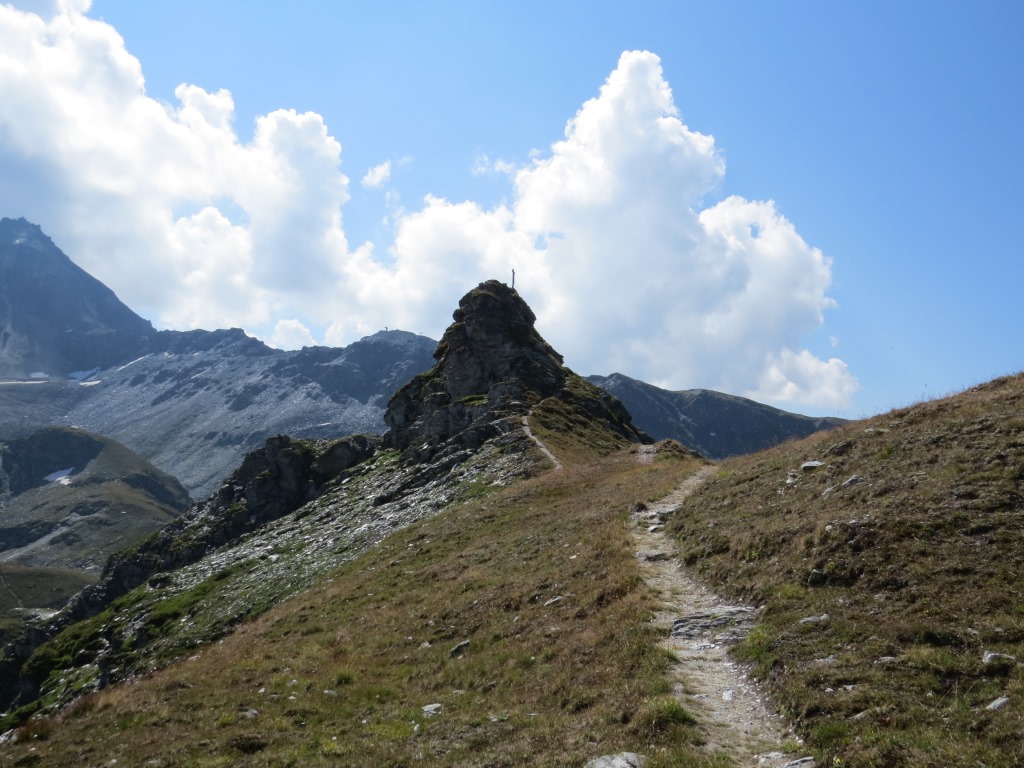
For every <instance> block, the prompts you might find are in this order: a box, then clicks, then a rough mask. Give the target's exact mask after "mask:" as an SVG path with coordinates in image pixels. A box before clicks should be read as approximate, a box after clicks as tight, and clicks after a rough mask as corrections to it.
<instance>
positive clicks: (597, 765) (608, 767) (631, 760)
mask: <svg viewBox="0 0 1024 768" xmlns="http://www.w3.org/2000/svg"><path fill="white" fill-rule="evenodd" d="M645 765H647V758H646V757H644V756H643V755H638V754H637V753H636V752H620V753H619V754H617V755H601V757H595V758H594V759H593V760H588V761H587V764H586V765H585V766H584V768H644V766H645Z"/></svg>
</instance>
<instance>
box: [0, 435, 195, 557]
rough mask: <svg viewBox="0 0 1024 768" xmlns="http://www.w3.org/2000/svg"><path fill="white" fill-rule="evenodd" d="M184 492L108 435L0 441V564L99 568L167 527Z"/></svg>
mask: <svg viewBox="0 0 1024 768" xmlns="http://www.w3.org/2000/svg"><path fill="white" fill-rule="evenodd" d="M190 501H191V500H190V499H189V496H188V493H187V492H186V491H185V489H184V488H183V487H182V486H181V484H180V483H179V482H178V481H177V480H175V479H174V478H173V477H171V476H170V475H168V474H166V473H164V472H161V471H160V470H158V469H157V468H156V467H154V466H153V465H152V464H150V463H149V462H147V461H145V460H144V459H141V458H140V457H138V456H137V455H135V454H134V453H132V452H131V451H129V450H128V449H127V448H125V447H124V446H123V445H121V444H119V443H117V442H116V441H114V440H111V439H110V438H107V437H103V436H101V435H96V434H92V433H90V432H86V431H84V430H81V429H72V428H69V427H51V428H48V429H44V430H40V431H39V432H37V433H35V434H33V435H31V436H29V437H26V438H22V439H19V440H11V441H7V442H4V443H0V562H3V563H16V564H19V565H25V566H37V567H50V568H55V567H62V568H72V569H75V570H79V571H87V572H93V573H95V574H96V575H98V574H99V572H100V571H101V570H102V568H103V566H104V564H105V563H106V560H107V557H108V556H109V555H111V554H113V553H114V552H117V551H118V550H120V549H122V548H123V547H125V546H127V545H128V544H130V543H133V542H135V541H137V540H138V539H140V538H142V537H144V536H146V535H147V534H149V533H151V532H153V531H154V530H156V529H158V528H162V527H163V526H164V525H166V524H167V523H169V522H170V521H171V520H173V519H174V518H175V517H177V516H178V515H179V514H181V512H183V511H184V510H185V508H186V507H188V506H189V504H190Z"/></svg>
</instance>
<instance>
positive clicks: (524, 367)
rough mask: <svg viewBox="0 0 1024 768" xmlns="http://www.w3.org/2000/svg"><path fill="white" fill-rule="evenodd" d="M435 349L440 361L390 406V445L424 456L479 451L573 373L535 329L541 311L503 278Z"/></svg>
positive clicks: (469, 303) (475, 298)
mask: <svg viewBox="0 0 1024 768" xmlns="http://www.w3.org/2000/svg"><path fill="white" fill-rule="evenodd" d="M453 319H454V321H455V322H454V323H452V325H450V326H449V327H448V330H447V331H445V334H444V336H443V337H442V339H441V342H440V343H439V344H438V346H437V350H436V351H435V352H434V357H435V359H436V360H437V361H438V362H437V365H435V366H434V367H433V368H432V369H431V370H429V371H427V372H425V373H422V374H420V375H418V376H416V377H415V378H413V380H412V381H411V382H409V383H408V384H407V385H406V386H404V387H402V389H400V390H399V391H398V392H397V393H395V396H394V397H393V398H392V399H391V402H390V403H389V404H388V410H387V412H386V413H385V415H384V421H385V423H386V424H387V425H388V427H389V432H388V434H387V437H386V444H387V445H388V446H389V447H392V448H398V449H400V450H402V451H403V452H404V453H405V454H406V455H407V456H408V457H410V458H418V459H423V458H426V457H428V456H431V455H433V454H434V453H436V452H437V450H438V449H439V447H441V446H443V445H446V444H449V443H451V442H453V441H454V442H455V443H456V444H458V445H459V446H461V447H462V448H475V447H478V446H480V445H481V444H482V443H483V442H484V441H485V440H486V439H488V438H489V437H493V436H495V435H497V434H500V433H501V432H503V431H508V430H509V429H512V428H514V421H515V419H516V417H521V416H522V414H525V413H526V412H527V411H528V410H529V408H530V406H531V405H532V404H533V403H536V402H537V401H539V400H541V399H543V398H545V397H550V396H552V395H554V394H556V393H557V392H558V391H559V390H560V389H561V388H562V386H563V384H564V383H565V381H566V377H567V375H568V371H567V370H566V369H565V368H564V367H563V366H562V356H561V355H559V354H558V353H557V352H556V351H555V350H554V349H552V348H551V346H550V345H549V344H548V343H547V342H546V341H544V339H543V338H541V336H540V334H539V333H537V330H536V328H534V323H535V321H536V316H535V315H534V314H533V311H532V310H531V309H530V308H529V306H527V304H526V302H525V301H523V299H522V298H521V297H520V296H519V294H518V293H517V292H516V291H515V289H514V288H510V287H509V286H507V285H505V284H504V283H500V282H498V281H497V280H488V281H487V282H484V283H481V284H480V285H479V286H477V287H476V288H474V289H473V290H472V291H470V292H469V293H467V294H466V295H465V296H464V297H463V298H462V300H461V301H460V302H459V308H458V309H456V310H455V313H454V314H453Z"/></svg>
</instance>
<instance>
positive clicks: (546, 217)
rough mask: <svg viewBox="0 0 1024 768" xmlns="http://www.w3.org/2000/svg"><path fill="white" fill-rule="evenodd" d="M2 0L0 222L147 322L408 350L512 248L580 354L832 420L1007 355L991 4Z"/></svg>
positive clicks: (1013, 365)
mask: <svg viewBox="0 0 1024 768" xmlns="http://www.w3.org/2000/svg"><path fill="white" fill-rule="evenodd" d="M14 5H15V7H16V8H17V9H19V10H18V11H12V10H10V9H8V10H7V12H6V13H5V14H4V13H0V175H2V177H6V181H3V180H2V178H0V209H2V210H0V214H2V215H7V216H25V217H26V218H29V219H30V220H33V221H36V222H37V223H39V224H41V225H42V226H43V228H44V230H45V231H46V232H47V233H48V234H50V235H51V236H52V237H53V238H54V240H55V241H56V242H57V244H58V245H59V246H60V247H62V248H63V249H64V250H65V251H66V252H67V253H68V254H69V255H70V256H71V257H72V258H73V259H74V260H75V261H76V262H78V263H79V264H80V265H81V266H83V267H84V268H86V269H87V270H89V271H90V272H91V273H93V274H94V275H96V276H97V277H99V278H100V279H102V280H103V281H104V282H106V283H107V284H108V285H110V286H111V287H112V288H113V289H114V290H115V291H116V292H117V293H118V295H119V296H120V297H121V298H122V299H123V300H124V301H125V302H126V303H128V304H129V305H130V306H132V308H133V309H135V310H136V311H137V312H139V313H140V314H142V315H143V316H145V317H147V318H149V319H151V320H153V322H154V323H155V324H156V325H158V326H159V327H176V328H186V327H214V326H222V325H237V326H241V327H244V328H246V330H248V331H249V332H251V333H254V334H255V335H258V336H260V337H261V338H264V339H265V340H267V341H269V342H274V343H277V344H279V345H283V346H294V345H301V344H302V343H311V342H316V343H332V344H344V343H349V342H351V341H353V340H355V339H357V338H359V337H361V336H363V335H366V334H367V333H371V332H373V331H375V330H377V329H379V328H383V327H385V326H388V327H401V328H405V329H406V330H410V331H414V332H423V333H426V334H428V335H431V336H433V337H434V338H437V337H438V336H439V334H440V333H441V331H443V328H444V326H445V325H446V324H447V322H448V321H449V318H450V312H451V309H452V308H453V307H454V305H455V303H456V302H457V300H458V298H459V296H461V294H462V293H464V292H465V291H466V290H468V289H469V288H470V287H472V286H473V285H475V283H476V282H478V281H479V280H481V279H485V278H487V277H499V278H502V279H506V280H507V279H509V278H510V272H511V268H512V267H513V266H514V267H515V268H516V269H517V288H519V289H520V292H521V293H522V294H523V296H524V297H525V298H526V299H527V300H528V301H529V302H530V303H531V306H533V307H534V310H535V311H536V312H537V314H538V326H539V328H540V330H541V332H542V333H543V334H544V335H545V337H546V338H548V339H549V341H551V342H552V344H554V346H555V347H556V348H558V349H559V350H560V351H561V352H562V353H563V354H564V355H565V357H566V362H567V364H568V365H570V366H571V367H573V368H574V369H576V370H577V371H579V372H580V373H585V374H589V373H611V372H613V371H615V370H618V371H621V372H623V373H626V374H627V375H631V376H635V377H637V378H642V379H645V380H647V381H651V382H652V383H656V384H658V385H660V386H665V387H667V388H672V389H682V388H690V387H707V388H712V389H720V390H723V391H728V392H732V393H735V394H740V395H746V396H752V397H755V398H756V399H759V400H762V401H764V402H770V403H771V404H773V405H778V406H780V407H784V408H787V409H789V410H796V411H801V412H805V413H836V414H839V415H843V416H847V417H859V416H864V415H869V414H872V413H876V412H879V411H883V410H886V409H889V408H892V407H895V406H899V405H903V404H906V403H909V402H913V401H915V400H919V399H922V398H925V397H932V396H936V395H942V394H946V393H949V392H952V391H956V390H958V389H960V388H962V387H965V386H968V385H971V384H974V383H978V382H981V381H984V380H986V379H988V378H991V377H993V376H996V375H1000V374H1004V373H1011V372H1015V371H1018V370H1020V369H1022V368H1024V364H1022V357H1024V355H1022V353H1021V351H1020V345H1019V343H1018V340H1019V338H1020V336H1021V330H1022V329H1024V309H1022V304H1021V302H1020V301H1018V298H1017V296H1018V292H1019V291H1020V287H1021V285H1022V282H1024V280H1022V278H1024V267H1022V265H1021V254H1020V247H1019V246H1018V235H1017V232H1016V227H1015V225H1014V222H1015V221H1016V220H1017V218H1018V215H1019V212H1020V211H1021V207H1022V203H1024V182H1022V173H1024V149H1022V143H1021V141H1020V138H1019V136H1020V125H1021V123H1022V121H1021V117H1022V115H1021V111H1022V110H1021V105H1020V104H1021V98H1020V97H1021V94H1024V47H1022V46H1021V45H1020V44H1019V41H1020V39H1021V35H1022V32H1024V23H1022V22H1024V10H1022V9H1024V6H1021V5H1020V4H1019V3H1011V2H1005V3H994V2H982V3H974V4H970V5H968V4H966V3H933V2H902V3H870V2H868V3H864V2H861V3H856V4H854V3H838V2H795V1H789V2H778V3H767V2H765V3H740V2H692V3H691V2H672V3H635V4H631V6H630V7H629V8H628V9H627V8H626V7H625V5H623V4H614V5H613V4H607V3H606V4H602V3H592V2H588V3H582V2H560V3H536V2H517V3H502V4H499V3H468V2H465V3H451V2H447V3H446V2H437V3H429V4H425V3H389V4H381V3H376V4H371V3H334V2H302V1H301V0H298V1H293V2H290V3H287V4H284V3H271V2H263V3H252V2H245V3H243V2H226V1H224V0H219V1H215V2H204V3H200V2H191V1H189V0H176V2H161V1H160V0H149V1H148V2H145V3H139V2H129V1H127V0H95V2H93V3H92V4H91V7H89V4H88V3H87V2H83V1H82V0H64V2H60V3H55V2H34V3H30V2H19V3H15V4H14ZM28 11H35V12H38V13H39V14H40V18H39V19H37V20H36V19H34V18H33V19H29V17H28V16H27V12H28ZM15 41H16V43H17V44H15ZM26 41H31V43H29V42H26ZM20 45H25V46H27V47H26V48H25V49H23V50H22V49H19V48H18V46H20ZM5 49H6V50H7V51H8V52H9V53H8V56H7V58H6V59H5V58H4V54H3V53H2V51H3V50H5ZM628 52H637V53H628ZM639 52H647V53H639ZM624 54H626V55H625V56H624ZM19 62H22V63H24V62H30V63H29V64H27V65H25V66H20V67H19ZM182 84H187V85H189V86H193V88H192V89H190V90H182V89H180V88H179V86H180V85H182ZM222 89H223V91H222ZM226 92H229V94H230V96H228V93H226ZM585 105H587V106H585ZM281 110H284V112H282V111H281ZM289 110H293V112H289ZM259 120H262V121H263V122H262V123H261V124H262V125H263V128H262V129H260V128H259V127H258V125H260V124H258V122H257V121H259ZM570 121H573V123H572V125H571V127H570V130H569V134H567V125H568V124H569V123H570ZM372 169H376V172H375V174H371V173H370V172H371V170H372ZM282 211H283V212H284V213H282Z"/></svg>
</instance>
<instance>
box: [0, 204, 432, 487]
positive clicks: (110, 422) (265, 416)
mask: <svg viewBox="0 0 1024 768" xmlns="http://www.w3.org/2000/svg"><path fill="white" fill-rule="evenodd" d="M434 346H435V342H434V341H433V340H431V339H427V338H425V337H422V336H417V335H415V334H411V333H406V332H404V331H384V332H381V333H376V334H374V335H372V336H368V337H366V338H364V339H362V340H361V341H358V342H355V343H353V344H351V345H349V346H348V347H344V348H328V347H312V348H306V349H302V350H298V351H291V352H287V351H283V350H277V349H272V348H270V347H268V346H266V345H265V344H263V343H262V342H260V341H258V340H257V339H253V338H251V337H249V336H246V335H245V333H244V332H243V331H241V330H240V329H237V328H236V329H230V330H217V331H202V330H199V331H188V332H179V331H159V332H157V331H155V330H154V329H153V327H152V326H151V325H150V324H149V323H148V322H147V321H145V320H143V319H142V318H140V317H138V315H136V314H135V313H134V312H132V311H131V310H130V309H128V308H127V307H126V306H124V305H123V304H122V303H121V302H120V301H119V300H118V299H117V297H116V296H115V295H114V294H113V292H111V291H110V290H109V289H108V288H106V287H105V286H104V285H102V284H101V283H100V282H98V281H97V280H95V279H94V278H92V277H90V276H89V275H88V274H86V273H85V272H84V271H82V270H81V269H79V268H78V267H77V266H75V265H74V264H73V263H72V262H71V260H70V259H69V258H68V257H67V256H66V255H64V254H63V253H62V252H61V251H60V250H59V249H58V248H57V247H56V246H55V245H54V244H53V242H52V241H51V240H50V239H49V238H48V237H46V235H45V234H43V232H42V231H41V230H40V228H39V227H38V226H36V225H34V224H30V223H28V222H26V221H25V220H24V219H18V220H13V219H0V396H2V397H3V401H4V404H5V407H4V408H3V409H2V410H0V439H14V438H20V437H25V436H28V435H30V434H32V433H33V432H35V431H36V430H38V429H41V428H43V427H46V426H50V425H54V424H59V425H75V426H80V427H83V428H85V429H88V430H90V431H92V432H95V433H98V434H103V435H108V436H110V437H112V438H114V439H115V440H118V441H119V442H121V443H123V444H124V445H126V446H128V447H129V448H131V449H132V450H134V451H135V452H137V453H138V454H140V455H141V456H143V457H145V458H146V459H147V460H149V461H151V462H153V463H154V464H155V465H156V466H158V467H160V468H161V469H162V470H163V471H165V472H168V473H170V474H172V475H174V476H175V477H177V478H179V480H181V481H182V483H183V484H184V485H185V487H186V488H188V490H189V492H190V494H192V496H193V498H205V497H206V496H208V495H209V494H210V493H212V492H213V491H214V490H215V489H216V488H217V486H218V485H219V484H220V482H221V481H222V480H223V479H224V477H226V476H227V475H228V473H230V472H231V470H232V469H233V468H234V467H236V466H237V465H238V463H239V462H240V461H241V460H242V457H244V456H245V454H246V453H247V452H248V451H250V450H253V449H254V448H257V447H259V446H260V445H262V444H263V442H264V441H265V440H266V439H267V438H268V437H270V436H272V435H277V434H289V435H292V436H301V437H335V436H338V435H344V434H350V433H356V432H382V431H383V430H384V409H385V407H386V405H387V400H388V398H389V397H390V395H391V394H392V393H393V392H394V391H395V390H396V389H398V388H399V387H400V386H402V385H403V384H405V383H406V382H407V381H409V379H410V378H411V377H412V376H413V375H415V374H416V373H419V372H420V371H423V370H425V369H427V368H429V367H430V366H431V365H432V364H433V359H432V357H431V353H432V352H433V350H434ZM69 377H71V378H69Z"/></svg>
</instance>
